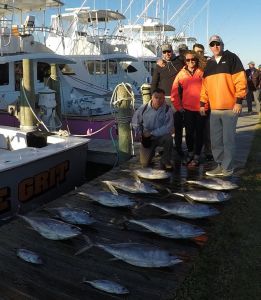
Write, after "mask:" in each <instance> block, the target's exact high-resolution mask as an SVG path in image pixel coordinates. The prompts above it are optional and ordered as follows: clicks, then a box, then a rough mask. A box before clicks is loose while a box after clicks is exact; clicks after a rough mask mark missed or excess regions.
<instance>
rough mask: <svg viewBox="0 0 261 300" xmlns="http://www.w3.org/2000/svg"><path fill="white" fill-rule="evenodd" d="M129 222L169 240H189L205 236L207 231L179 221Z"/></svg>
mask: <svg viewBox="0 0 261 300" xmlns="http://www.w3.org/2000/svg"><path fill="white" fill-rule="evenodd" d="M128 222H130V223H133V224H137V225H140V226H142V227H144V228H146V229H148V230H149V231H152V232H154V233H156V234H158V235H160V236H163V237H167V238H174V239H187V238H194V237H198V236H201V235H203V234H205V231H204V230H203V229H201V228H200V227H198V226H195V225H192V224H189V223H185V222H181V221H177V220H167V219H145V220H128Z"/></svg>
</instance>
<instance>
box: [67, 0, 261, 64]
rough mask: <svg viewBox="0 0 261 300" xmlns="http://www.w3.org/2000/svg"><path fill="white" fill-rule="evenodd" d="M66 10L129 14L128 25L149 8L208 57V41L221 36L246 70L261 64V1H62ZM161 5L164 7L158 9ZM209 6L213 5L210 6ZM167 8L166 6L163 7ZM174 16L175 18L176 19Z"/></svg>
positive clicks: (149, 12)
mask: <svg viewBox="0 0 261 300" xmlns="http://www.w3.org/2000/svg"><path fill="white" fill-rule="evenodd" d="M62 1H63V2H64V4H65V6H64V7H80V6H81V5H82V4H83V6H85V7H86V6H87V7H90V8H96V9H112V10H118V11H119V12H125V16H126V17H127V20H126V21H125V23H134V22H136V21H137V18H138V17H139V16H140V15H141V13H142V11H143V10H144V7H145V3H150V2H151V3H152V4H151V5H150V6H149V9H148V11H147V15H148V16H150V17H153V16H154V17H155V16H158V18H160V19H161V21H163V22H165V23H167V22H169V21H170V24H171V25H173V26H174V27H175V28H176V33H177V34H178V33H180V32H184V31H185V33H186V35H190V36H193V37H195V38H197V42H198V43H202V44H203V45H204V46H205V48H206V52H207V54H209V55H210V54H211V53H210V52H209V49H208V42H207V40H208V37H209V36H211V35H212V34H218V35H220V36H221V38H222V39H223V42H224V44H225V49H228V50H230V51H231V52H234V53H236V54H237V55H238V56H239V57H240V59H241V61H242V63H243V65H244V67H245V68H247V64H248V63H249V61H254V62H255V63H256V66H258V65H259V64H261V34H260V31H261V29H260V28H261V17H260V15H261V0H248V1H240V0H158V1H157V0H154V1H153V0H62ZM157 2H158V3H160V4H158V5H157ZM130 3H131V5H129V4H130ZM207 3H209V4H208V5H207ZM163 4H164V5H163ZM173 16H174V17H173Z"/></svg>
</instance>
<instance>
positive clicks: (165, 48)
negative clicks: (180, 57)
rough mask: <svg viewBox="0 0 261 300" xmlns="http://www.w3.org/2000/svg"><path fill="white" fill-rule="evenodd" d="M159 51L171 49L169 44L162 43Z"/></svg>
mask: <svg viewBox="0 0 261 300" xmlns="http://www.w3.org/2000/svg"><path fill="white" fill-rule="evenodd" d="M161 51H172V46H171V44H164V45H162V46H161Z"/></svg>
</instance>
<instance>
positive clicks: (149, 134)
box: [143, 130, 151, 138]
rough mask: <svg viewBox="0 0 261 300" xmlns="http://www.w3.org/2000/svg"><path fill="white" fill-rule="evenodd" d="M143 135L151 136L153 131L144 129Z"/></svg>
mask: <svg viewBox="0 0 261 300" xmlns="http://www.w3.org/2000/svg"><path fill="white" fill-rule="evenodd" d="M143 136H144V137H145V138H147V137H150V136H151V133H150V132H149V131H147V130H144V131H143Z"/></svg>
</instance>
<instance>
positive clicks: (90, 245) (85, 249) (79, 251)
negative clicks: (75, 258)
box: [74, 235, 94, 255]
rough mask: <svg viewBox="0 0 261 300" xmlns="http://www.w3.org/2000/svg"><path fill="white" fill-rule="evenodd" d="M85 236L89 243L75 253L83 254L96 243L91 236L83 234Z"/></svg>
mask: <svg viewBox="0 0 261 300" xmlns="http://www.w3.org/2000/svg"><path fill="white" fill-rule="evenodd" d="M83 238H84V240H85V241H86V243H87V245H86V246H84V247H82V248H81V249H79V250H78V251H77V252H75V254H74V255H79V254H82V253H83V252H85V251H87V250H89V249H90V248H92V247H93V246H94V243H93V242H92V241H91V240H90V238H89V237H88V236H87V235H83Z"/></svg>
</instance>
